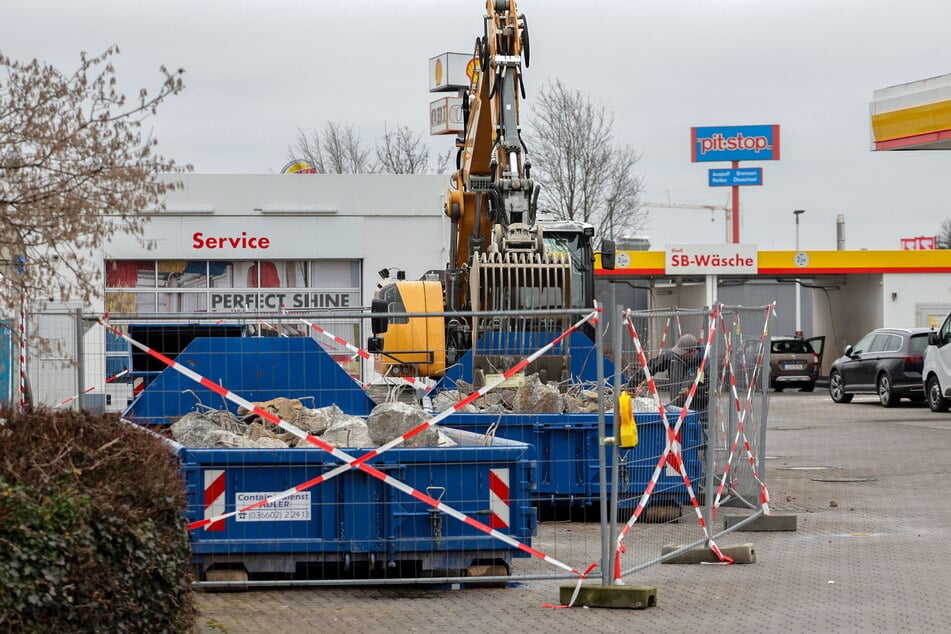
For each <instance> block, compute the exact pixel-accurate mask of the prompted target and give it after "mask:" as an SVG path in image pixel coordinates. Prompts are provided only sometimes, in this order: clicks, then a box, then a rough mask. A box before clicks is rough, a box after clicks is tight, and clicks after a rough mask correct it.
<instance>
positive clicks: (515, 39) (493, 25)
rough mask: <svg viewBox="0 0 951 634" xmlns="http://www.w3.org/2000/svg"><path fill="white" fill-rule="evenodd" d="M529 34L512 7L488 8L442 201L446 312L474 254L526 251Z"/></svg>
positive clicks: (462, 292)
mask: <svg viewBox="0 0 951 634" xmlns="http://www.w3.org/2000/svg"><path fill="white" fill-rule="evenodd" d="M528 42H529V40H528V28H527V21H526V20H525V16H522V15H519V14H518V10H517V9H516V4H515V1H514V0H487V2H486V15H485V18H484V34H483V35H482V36H481V37H479V38H477V39H476V43H475V50H474V53H473V55H474V57H475V58H476V59H478V60H479V72H478V74H477V76H476V77H475V79H474V80H473V82H472V85H471V86H470V89H469V91H468V92H467V93H466V94H465V95H464V97H463V100H464V106H463V112H464V123H465V130H464V132H463V135H462V136H461V137H459V138H458V139H457V148H458V155H457V161H456V164H457V167H458V169H457V170H456V173H455V174H454V175H453V176H452V179H451V186H450V188H449V191H448V193H447V196H446V201H447V202H446V215H447V216H449V218H450V220H451V221H452V223H453V230H452V233H453V236H454V239H453V242H452V244H451V253H450V269H449V271H448V274H449V280H448V284H449V286H450V288H449V289H448V291H449V292H448V296H447V304H448V305H449V306H451V307H453V308H455V309H458V308H461V307H463V306H466V305H468V304H469V302H468V301H467V300H466V294H467V289H466V284H465V276H466V272H467V269H468V267H469V266H470V264H471V260H472V257H473V255H474V254H476V253H480V252H484V251H486V250H491V251H496V250H505V249H506V248H513V249H519V248H521V249H529V250H530V249H532V248H535V247H536V246H537V245H536V244H535V239H534V238H533V236H531V235H530V229H531V227H532V226H533V225H534V223H535V204H536V201H537V196H538V191H537V186H536V184H535V182H534V181H533V180H532V179H531V178H530V168H531V166H530V164H529V163H528V161H527V157H526V152H525V146H524V144H523V143H522V139H521V134H520V129H519V124H520V122H519V108H520V96H524V90H525V89H524V85H523V80H522V64H523V61H524V63H525V65H526V66H527V65H528V62H529V58H528V52H529V45H528Z"/></svg>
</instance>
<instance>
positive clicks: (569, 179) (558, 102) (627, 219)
mask: <svg viewBox="0 0 951 634" xmlns="http://www.w3.org/2000/svg"><path fill="white" fill-rule="evenodd" d="M528 127H529V128H530V130H531V132H530V133H529V134H527V135H526V137H527V145H528V149H529V150H530V154H529V159H530V160H531V162H532V165H533V167H532V176H533V177H534V178H535V179H536V180H537V182H538V184H539V185H540V186H541V192H540V195H539V207H540V208H541V209H548V210H551V211H553V212H554V213H555V214H556V216H558V217H559V218H562V219H564V220H580V221H583V222H588V223H590V224H592V225H594V226H595V228H596V231H597V233H598V235H600V236H601V237H602V238H617V237H619V236H621V235H624V234H627V233H633V232H637V231H638V230H639V229H641V228H642V227H643V226H644V225H646V221H647V214H646V212H645V211H644V210H643V209H641V206H640V203H639V202H638V196H639V195H640V194H641V192H642V190H643V183H642V181H641V179H640V178H639V177H638V176H637V174H636V173H635V171H634V170H635V167H636V166H637V162H638V161H639V160H640V156H639V155H638V154H637V152H635V151H634V148H633V147H632V146H631V145H629V144H617V143H616V142H615V140H614V133H613V127H614V116H613V115H612V114H609V113H607V112H606V111H605V109H604V106H595V105H594V104H593V103H592V102H591V99H590V98H588V97H585V96H584V95H582V93H581V92H580V91H577V90H570V89H568V87H566V86H565V85H564V84H562V83H561V81H560V80H555V81H554V82H551V81H549V82H546V83H545V84H544V85H543V86H542V88H541V90H540V91H539V92H538V95H537V97H536V99H535V101H534V105H533V108H532V110H531V118H530V120H529V122H528Z"/></svg>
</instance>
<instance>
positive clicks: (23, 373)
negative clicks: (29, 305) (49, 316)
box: [19, 291, 30, 409]
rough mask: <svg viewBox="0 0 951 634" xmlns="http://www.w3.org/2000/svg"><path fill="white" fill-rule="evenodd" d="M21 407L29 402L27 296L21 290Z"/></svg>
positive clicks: (24, 406)
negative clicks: (27, 386)
mask: <svg viewBox="0 0 951 634" xmlns="http://www.w3.org/2000/svg"><path fill="white" fill-rule="evenodd" d="M19 331H20V409H26V406H27V405H28V404H29V400H30V399H29V395H28V394H27V388H26V385H27V369H26V296H25V295H24V294H23V292H22V291H21V292H20V327H19Z"/></svg>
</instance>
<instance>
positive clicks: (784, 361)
mask: <svg viewBox="0 0 951 634" xmlns="http://www.w3.org/2000/svg"><path fill="white" fill-rule="evenodd" d="M819 367H820V366H819V355H817V354H816V352H815V350H813V349H812V345H811V344H810V343H809V342H808V341H806V340H805V339H801V338H799V337H773V338H772V339H771V340H770V344H769V386H770V387H771V388H773V389H774V390H776V391H777V392H782V391H783V389H785V388H787V387H798V388H799V389H800V390H802V391H803V392H811V391H813V390H814V389H815V387H816V379H818V378H819Z"/></svg>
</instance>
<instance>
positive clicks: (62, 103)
mask: <svg viewBox="0 0 951 634" xmlns="http://www.w3.org/2000/svg"><path fill="white" fill-rule="evenodd" d="M117 54H119V49H118V48H117V47H110V48H109V49H107V50H106V51H105V52H103V53H102V54H101V55H98V56H96V57H87V55H86V54H85V53H82V54H80V62H79V67H78V68H77V69H76V70H74V71H72V72H70V73H64V72H61V71H59V70H58V69H56V68H54V67H53V66H51V65H49V64H46V63H44V62H40V61H38V60H35V59H34V60H33V61H31V62H28V63H22V62H19V61H15V60H12V59H10V58H8V57H6V56H4V55H3V54H2V53H0V210H2V211H3V213H2V215H0V258H2V260H3V262H4V264H5V265H6V266H4V267H3V269H2V277H0V300H2V301H3V305H4V306H6V307H10V306H16V305H17V304H18V302H19V301H20V298H21V297H24V296H25V297H26V298H27V299H35V298H42V301H44V302H45V301H56V300H60V301H66V300H67V299H78V300H81V301H82V302H83V303H84V304H88V303H89V302H90V300H91V299H92V298H93V297H98V296H100V294H101V292H102V291H101V284H100V281H101V279H102V263H101V259H100V256H99V249H100V248H101V247H102V245H103V244H104V242H105V241H106V240H108V238H109V237H110V236H111V235H113V234H114V233H115V232H117V231H124V232H129V233H131V234H132V235H138V236H141V234H142V229H143V227H144V223H145V218H144V216H143V215H142V214H143V212H144V211H146V210H150V209H156V208H159V207H161V205H162V204H163V202H162V200H163V198H164V194H165V193H166V192H168V191H169V190H172V189H174V188H176V187H177V185H178V184H177V183H174V182H172V183H170V182H167V181H160V180H159V179H158V174H159V173H162V172H166V173H167V172H181V171H183V170H186V169H190V167H189V166H185V167H184V168H178V167H176V164H175V162H174V161H172V160H169V159H166V158H163V157H162V156H159V155H158V154H156V151H155V147H156V144H157V141H156V140H155V139H154V138H153V137H152V135H151V131H150V130H149V131H146V130H144V129H143V126H144V124H145V123H146V122H147V121H148V120H149V119H150V118H151V117H153V116H154V115H155V114H156V111H157V109H158V106H159V105H160V104H161V103H162V102H164V101H165V100H166V99H167V98H168V97H169V96H171V95H174V94H177V93H179V92H180V91H181V90H182V89H183V82H182V76H183V73H184V71H183V70H181V69H179V70H176V71H174V72H170V71H168V70H167V69H166V68H165V67H164V66H163V67H161V68H160V73H161V75H162V81H161V84H160V85H159V87H158V89H157V90H156V91H155V93H154V94H150V93H149V92H148V91H147V90H145V89H141V90H140V91H139V93H138V96H137V98H136V99H134V100H129V101H127V100H126V97H125V96H124V95H123V94H121V93H120V92H119V91H118V88H117V79H116V74H115V69H114V68H113V65H112V62H111V59H112V57H113V56H114V55H117ZM143 246H145V245H144V244H143Z"/></svg>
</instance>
